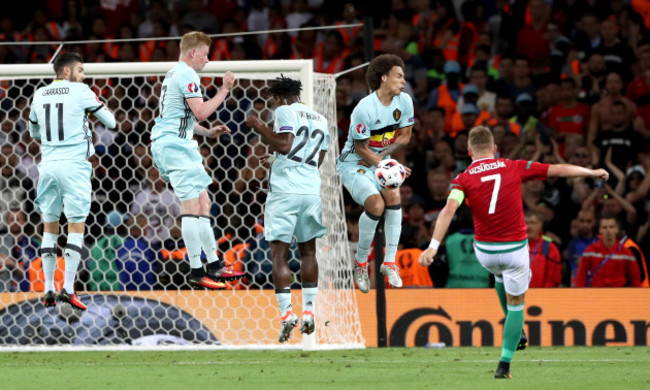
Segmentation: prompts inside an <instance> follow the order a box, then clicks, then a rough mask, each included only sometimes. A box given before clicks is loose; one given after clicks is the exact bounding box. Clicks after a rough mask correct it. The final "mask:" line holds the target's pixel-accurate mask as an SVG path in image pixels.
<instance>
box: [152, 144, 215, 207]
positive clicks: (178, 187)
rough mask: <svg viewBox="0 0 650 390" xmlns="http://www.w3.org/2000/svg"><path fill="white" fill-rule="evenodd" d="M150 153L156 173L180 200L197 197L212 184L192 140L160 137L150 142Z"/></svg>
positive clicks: (197, 148)
mask: <svg viewBox="0 0 650 390" xmlns="http://www.w3.org/2000/svg"><path fill="white" fill-rule="evenodd" d="M151 155H152V157H153V162H154V164H156V167H157V168H158V170H160V176H161V177H162V178H163V179H165V180H166V181H168V182H170V183H171V185H172V188H173V189H174V193H175V194H176V196H178V198H179V199H180V200H181V201H183V200H189V199H195V198H198V197H199V194H200V193H201V192H202V191H203V190H205V189H206V187H207V186H209V185H210V184H212V179H211V178H210V176H209V175H208V174H207V172H206V171H205V167H204V166H203V158H202V157H201V153H199V146H198V144H197V143H196V142H195V141H191V140H184V139H180V138H173V137H164V138H161V139H158V140H155V141H154V142H153V144H152V145H151Z"/></svg>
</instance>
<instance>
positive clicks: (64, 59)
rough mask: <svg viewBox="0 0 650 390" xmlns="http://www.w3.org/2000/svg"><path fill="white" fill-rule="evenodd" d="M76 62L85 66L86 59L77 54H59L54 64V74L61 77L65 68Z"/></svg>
mask: <svg viewBox="0 0 650 390" xmlns="http://www.w3.org/2000/svg"><path fill="white" fill-rule="evenodd" d="M75 62H79V63H82V64H83V63H84V59H83V57H81V55H80V54H77V53H63V54H59V55H58V56H56V59H55V60H54V64H53V67H54V73H56V75H57V76H59V75H60V74H61V72H62V71H63V68H65V67H66V66H70V65H72V64H74V63H75Z"/></svg>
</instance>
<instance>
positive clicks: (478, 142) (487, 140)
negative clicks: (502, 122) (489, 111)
mask: <svg viewBox="0 0 650 390" xmlns="http://www.w3.org/2000/svg"><path fill="white" fill-rule="evenodd" d="M467 142H468V144H469V146H470V147H471V148H472V150H473V151H475V152H491V151H492V148H493V147H494V138H493V137H492V132H491V131H490V129H488V128H487V127H485V126H476V127H474V128H473V129H472V130H470V131H469V138H468V140H467Z"/></svg>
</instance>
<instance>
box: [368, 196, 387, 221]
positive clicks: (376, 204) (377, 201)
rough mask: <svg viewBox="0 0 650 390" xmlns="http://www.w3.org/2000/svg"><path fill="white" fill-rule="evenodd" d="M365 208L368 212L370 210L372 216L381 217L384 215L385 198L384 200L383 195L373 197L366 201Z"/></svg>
mask: <svg viewBox="0 0 650 390" xmlns="http://www.w3.org/2000/svg"><path fill="white" fill-rule="evenodd" d="M364 206H365V208H366V210H368V212H370V213H371V214H373V215H377V216H381V215H382V214H384V208H385V207H386V203H385V202H384V198H382V197H381V195H372V196H370V197H369V198H368V199H366V201H365V204H364Z"/></svg>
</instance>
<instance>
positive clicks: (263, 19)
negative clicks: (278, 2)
mask: <svg viewBox="0 0 650 390" xmlns="http://www.w3.org/2000/svg"><path fill="white" fill-rule="evenodd" d="M250 6H251V10H250V13H249V14H248V22H247V24H248V30H249V31H265V30H268V29H269V28H270V27H271V23H270V21H269V8H268V7H267V6H266V0H252V1H251V2H250ZM256 38H257V44H258V45H259V46H260V47H263V46H264V44H265V43H266V39H267V38H268V34H258V35H257V37H256Z"/></svg>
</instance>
